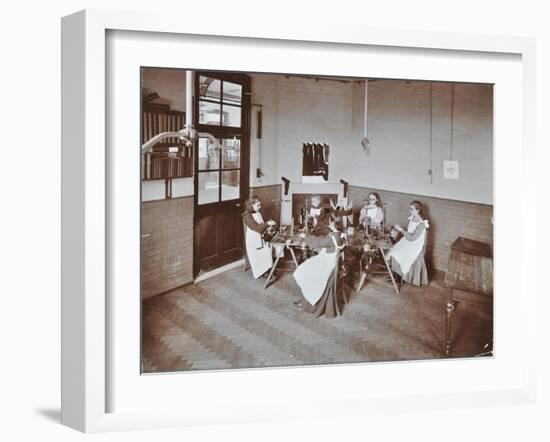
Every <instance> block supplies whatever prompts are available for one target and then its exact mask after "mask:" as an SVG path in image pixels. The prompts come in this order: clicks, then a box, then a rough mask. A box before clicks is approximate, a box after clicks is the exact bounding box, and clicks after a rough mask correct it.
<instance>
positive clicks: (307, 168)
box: [302, 143, 313, 176]
mask: <svg viewBox="0 0 550 442" xmlns="http://www.w3.org/2000/svg"><path fill="white" fill-rule="evenodd" d="M303 153H304V155H303V160H302V175H304V176H311V175H313V144H311V143H304V144H303Z"/></svg>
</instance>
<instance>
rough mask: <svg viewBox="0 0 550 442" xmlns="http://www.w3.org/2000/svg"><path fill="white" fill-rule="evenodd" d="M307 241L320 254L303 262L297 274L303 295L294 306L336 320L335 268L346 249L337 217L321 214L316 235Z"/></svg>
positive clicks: (309, 237) (295, 275) (305, 239)
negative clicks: (341, 253) (340, 254)
mask: <svg viewBox="0 0 550 442" xmlns="http://www.w3.org/2000/svg"><path fill="white" fill-rule="evenodd" d="M289 241H290V240H289ZM303 241H304V242H305V245H306V246H308V247H310V248H312V249H313V250H317V251H319V253H318V254H317V255H315V256H312V257H311V258H309V259H306V260H305V261H304V262H302V263H301V264H300V265H299V266H298V268H297V269H296V271H295V272H294V278H295V279H296V282H297V283H298V286H299V287H300V289H301V293H302V295H301V297H300V298H301V299H300V300H299V301H297V302H295V303H294V304H295V305H296V306H297V307H298V308H302V310H303V311H305V312H308V313H313V314H314V315H315V316H316V317H319V316H321V315H323V314H324V315H325V316H327V317H329V318H332V317H334V316H336V315H337V314H338V305H337V302H338V296H337V291H336V286H335V278H336V272H335V268H336V266H337V265H338V262H337V258H338V256H339V251H340V250H341V248H342V247H343V238H342V235H341V234H340V232H339V231H338V226H337V219H336V217H334V216H333V215H327V214H325V215H321V217H320V218H319V220H318V221H317V225H316V226H315V230H314V231H313V235H310V236H307V237H305V238H304V239H303Z"/></svg>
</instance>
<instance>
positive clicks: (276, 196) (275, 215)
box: [249, 184, 281, 222]
mask: <svg viewBox="0 0 550 442" xmlns="http://www.w3.org/2000/svg"><path fill="white" fill-rule="evenodd" d="M249 195H250V196H253V195H256V196H257V197H259V198H260V199H261V200H262V209H261V212H262V216H263V217H264V218H265V219H266V220H268V219H270V218H271V219H274V220H275V221H277V222H279V220H280V219H281V185H280V184H273V185H270V186H261V187H251V188H250V194H249Z"/></svg>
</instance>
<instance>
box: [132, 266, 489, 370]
mask: <svg viewBox="0 0 550 442" xmlns="http://www.w3.org/2000/svg"><path fill="white" fill-rule="evenodd" d="M264 282H265V280H264V279H259V280H254V279H253V278H252V277H251V275H250V272H247V273H244V272H243V271H242V268H240V269H234V270H231V271H228V272H225V273H223V274H220V275H217V276H215V277H213V278H210V279H208V280H205V281H203V282H200V283H198V284H192V285H189V286H186V287H183V288H180V289H176V290H174V291H172V292H169V293H166V294H163V295H159V296H154V297H152V298H149V299H146V300H145V301H143V306H142V307H143V311H142V327H143V328H142V365H143V372H144V373H158V372H171V371H182V370H211V369H229V368H253V367H276V366H292V365H311V364H332V363H352V362H369V361H371V362H372V361H400V360H420V359H434V358H442V357H443V354H442V349H443V346H444V326H445V314H444V312H445V290H444V289H443V288H442V286H441V283H440V282H437V281H434V282H432V283H431V284H430V286H428V287H423V288H416V287H413V286H409V285H405V286H404V287H403V289H402V291H401V293H400V294H399V295H397V294H395V292H394V291H393V289H392V287H391V286H390V285H389V284H388V283H387V282H386V281H385V280H384V278H382V277H375V278H372V279H370V280H369V281H368V283H367V284H366V286H365V287H364V288H363V290H362V291H361V292H360V293H355V290H353V289H352V288H351V287H347V288H346V291H347V294H348V296H349V304H348V305H346V306H345V307H344V313H343V315H342V316H341V317H338V318H333V319H327V318H325V317H321V318H314V317H313V316H311V315H310V314H308V313H304V312H302V311H300V310H299V309H297V308H296V307H295V306H294V305H293V301H294V300H297V299H298V296H297V294H298V293H299V288H298V286H297V285H296V283H295V281H294V278H293V277H292V274H291V273H283V274H282V275H281V276H280V277H279V278H278V279H277V280H276V281H275V282H274V283H273V284H272V285H271V286H270V287H269V288H268V289H267V290H264V288H263V284H264ZM491 336H492V312H488V311H481V312H480V311H479V309H472V308H459V309H457V310H456V314H455V322H454V339H455V341H456V345H455V347H454V349H453V356H454V357H464V356H475V355H476V354H479V353H480V352H481V351H482V348H483V345H484V344H485V343H487V342H488V341H489V340H490V339H491Z"/></svg>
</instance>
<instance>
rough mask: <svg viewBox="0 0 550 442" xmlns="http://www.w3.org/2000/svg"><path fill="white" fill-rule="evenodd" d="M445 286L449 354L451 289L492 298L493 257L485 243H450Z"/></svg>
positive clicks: (446, 333)
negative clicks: (446, 290)
mask: <svg viewBox="0 0 550 442" xmlns="http://www.w3.org/2000/svg"><path fill="white" fill-rule="evenodd" d="M445 287H447V289H448V294H447V295H448V296H447V304H446V308H445V312H446V313H445V354H446V355H447V356H449V355H450V354H451V347H452V342H451V334H452V318H453V311H454V310H455V300H454V290H462V291H465V292H471V293H475V294H478V295H480V296H485V297H490V298H491V300H492V297H493V258H492V253H491V247H490V246H489V244H487V243H483V242H479V241H474V240H471V239H468V238H463V237H459V238H458V239H457V240H456V241H455V242H454V243H453V244H452V245H451V253H450V255H449V263H448V265H447V275H446V276H445Z"/></svg>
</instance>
